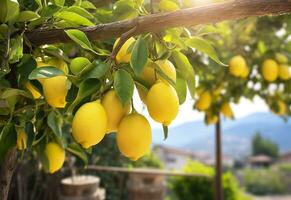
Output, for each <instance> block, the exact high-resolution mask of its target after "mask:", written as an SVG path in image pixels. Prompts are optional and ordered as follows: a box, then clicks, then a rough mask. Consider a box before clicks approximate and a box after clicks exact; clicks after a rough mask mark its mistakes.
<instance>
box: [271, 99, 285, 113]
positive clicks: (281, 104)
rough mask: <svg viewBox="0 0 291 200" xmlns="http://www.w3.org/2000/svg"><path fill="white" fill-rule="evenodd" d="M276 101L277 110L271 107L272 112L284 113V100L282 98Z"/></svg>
mask: <svg viewBox="0 0 291 200" xmlns="http://www.w3.org/2000/svg"><path fill="white" fill-rule="evenodd" d="M276 103H277V107H278V108H277V110H275V109H271V110H272V111H273V112H274V113H276V114H277V115H285V114H286V110H287V107H286V104H285V102H284V101H282V100H278V101H277V102H276Z"/></svg>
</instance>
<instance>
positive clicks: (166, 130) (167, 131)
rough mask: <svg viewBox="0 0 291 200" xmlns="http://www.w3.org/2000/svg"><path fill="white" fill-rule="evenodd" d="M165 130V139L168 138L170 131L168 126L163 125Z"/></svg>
mask: <svg viewBox="0 0 291 200" xmlns="http://www.w3.org/2000/svg"><path fill="white" fill-rule="evenodd" d="M163 131H164V140H166V139H167V138H168V133H169V129H168V127H167V126H164V125H163Z"/></svg>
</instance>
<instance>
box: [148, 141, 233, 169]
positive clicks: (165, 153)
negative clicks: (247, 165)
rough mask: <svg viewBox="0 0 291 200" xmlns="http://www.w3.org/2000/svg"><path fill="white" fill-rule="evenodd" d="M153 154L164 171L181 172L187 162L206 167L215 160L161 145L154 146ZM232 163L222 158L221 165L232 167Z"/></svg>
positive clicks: (206, 155)
mask: <svg viewBox="0 0 291 200" xmlns="http://www.w3.org/2000/svg"><path fill="white" fill-rule="evenodd" d="M153 152H154V153H155V155H157V156H158V157H159V158H160V160H161V161H162V162H163V164H164V166H165V168H166V169H175V170H181V169H182V168H183V167H184V166H185V165H186V164H187V162H188V161H189V160H194V161H199V162H202V163H204V164H206V165H214V164H215V158H214V157H213V156H211V155H209V154H207V153H202V152H195V151H191V150H184V149H179V148H173V147H168V146H163V145H156V146H154V148H153ZM233 164H234V161H233V159H232V158H231V157H229V156H223V165H224V166H226V167H231V166H233Z"/></svg>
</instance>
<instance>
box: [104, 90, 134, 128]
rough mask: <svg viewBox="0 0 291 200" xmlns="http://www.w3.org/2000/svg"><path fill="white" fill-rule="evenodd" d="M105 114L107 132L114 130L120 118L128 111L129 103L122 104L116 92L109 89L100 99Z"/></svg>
mask: <svg viewBox="0 0 291 200" xmlns="http://www.w3.org/2000/svg"><path fill="white" fill-rule="evenodd" d="M101 104H102V106H103V107H104V109H105V111H106V114H107V133H111V132H116V131H117V127H118V125H119V123H120V121H121V119H122V118H123V117H124V116H125V115H127V114H128V113H129V111H130V105H126V106H123V105H122V103H121V102H120V100H119V98H118V96H117V94H116V92H115V91H114V90H109V91H108V92H106V94H105V95H104V97H103V98H102V101H101Z"/></svg>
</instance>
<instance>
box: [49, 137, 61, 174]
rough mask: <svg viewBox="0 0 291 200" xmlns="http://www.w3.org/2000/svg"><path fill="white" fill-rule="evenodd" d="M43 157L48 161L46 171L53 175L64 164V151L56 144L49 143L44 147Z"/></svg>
mask: <svg viewBox="0 0 291 200" xmlns="http://www.w3.org/2000/svg"><path fill="white" fill-rule="evenodd" d="M45 155H46V157H47V159H48V165H49V166H48V167H49V168H48V170H49V172H50V173H54V172H56V171H58V170H59V169H61V168H62V166H63V164H64V162H65V150H64V149H63V148H62V147H61V146H60V145H59V144H57V143H55V142H50V143H47V144H46V146H45Z"/></svg>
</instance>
